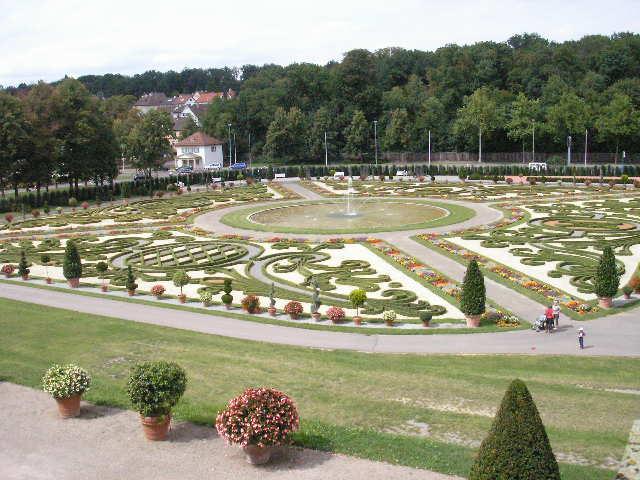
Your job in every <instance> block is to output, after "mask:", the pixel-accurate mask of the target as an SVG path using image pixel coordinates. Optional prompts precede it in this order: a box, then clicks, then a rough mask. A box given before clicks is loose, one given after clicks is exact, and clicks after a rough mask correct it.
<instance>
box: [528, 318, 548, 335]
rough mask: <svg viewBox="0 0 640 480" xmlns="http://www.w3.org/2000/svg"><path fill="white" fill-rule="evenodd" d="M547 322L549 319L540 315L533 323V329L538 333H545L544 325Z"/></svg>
mask: <svg viewBox="0 0 640 480" xmlns="http://www.w3.org/2000/svg"><path fill="white" fill-rule="evenodd" d="M546 321H547V317H546V316H545V315H540V316H539V317H538V318H536V319H535V320H534V322H533V325H532V326H531V328H532V329H533V330H535V331H536V332H544V324H545V322H546Z"/></svg>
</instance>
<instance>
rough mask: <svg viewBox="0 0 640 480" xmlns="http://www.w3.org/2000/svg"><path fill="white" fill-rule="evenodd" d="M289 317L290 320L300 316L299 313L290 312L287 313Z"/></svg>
mask: <svg viewBox="0 0 640 480" xmlns="http://www.w3.org/2000/svg"><path fill="white" fill-rule="evenodd" d="M289 318H290V319H291V320H298V318H300V315H299V314H297V313H290V314H289Z"/></svg>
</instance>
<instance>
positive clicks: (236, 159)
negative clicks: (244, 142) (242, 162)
mask: <svg viewBox="0 0 640 480" xmlns="http://www.w3.org/2000/svg"><path fill="white" fill-rule="evenodd" d="M233 163H238V144H237V143H236V132H233Z"/></svg>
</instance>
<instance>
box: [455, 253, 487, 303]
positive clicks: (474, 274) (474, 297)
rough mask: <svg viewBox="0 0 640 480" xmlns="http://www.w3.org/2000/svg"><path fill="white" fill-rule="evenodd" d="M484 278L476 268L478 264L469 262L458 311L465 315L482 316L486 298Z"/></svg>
mask: <svg viewBox="0 0 640 480" xmlns="http://www.w3.org/2000/svg"><path fill="white" fill-rule="evenodd" d="M485 293H486V292H485V287H484V277H483V276H482V272H481V271H480V268H479V267H478V262H476V261H475V259H474V260H471V262H469V266H468V267H467V271H466V272H465V274H464V281H463V283H462V294H461V295H460V310H461V311H462V313H464V314H465V315H482V314H483V313H484V311H485V310H486V305H485V303H486V296H485Z"/></svg>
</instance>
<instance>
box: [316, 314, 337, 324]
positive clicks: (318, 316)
mask: <svg viewBox="0 0 640 480" xmlns="http://www.w3.org/2000/svg"><path fill="white" fill-rule="evenodd" d="M320 317H321V315H320V313H318V312H314V313H312V314H311V318H313V319H314V320H316V321H318V320H320ZM333 323H336V322H333Z"/></svg>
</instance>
